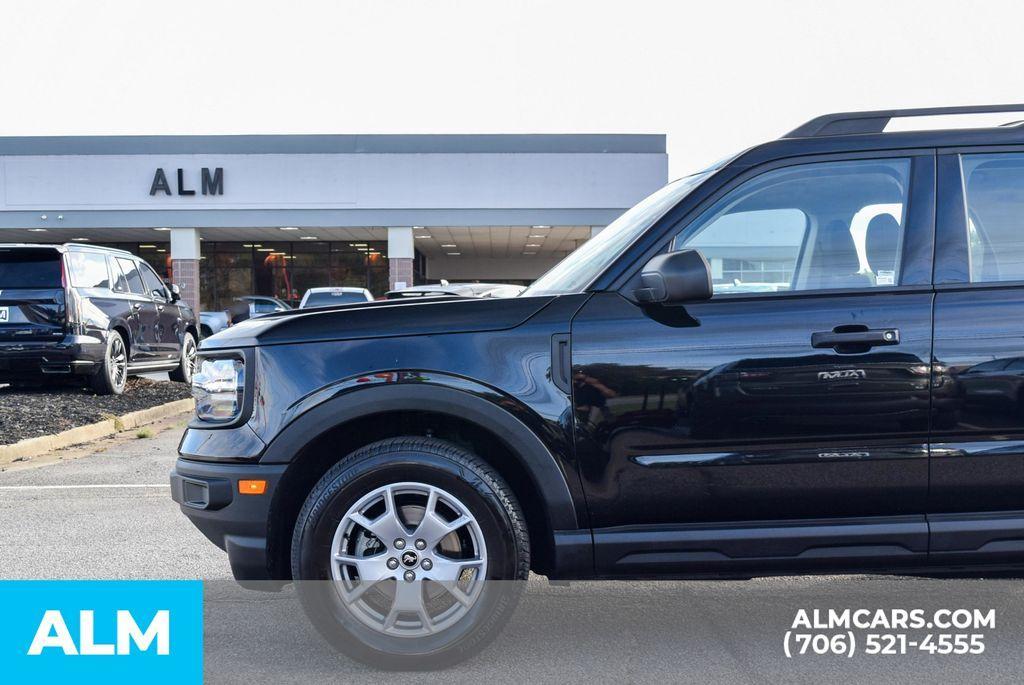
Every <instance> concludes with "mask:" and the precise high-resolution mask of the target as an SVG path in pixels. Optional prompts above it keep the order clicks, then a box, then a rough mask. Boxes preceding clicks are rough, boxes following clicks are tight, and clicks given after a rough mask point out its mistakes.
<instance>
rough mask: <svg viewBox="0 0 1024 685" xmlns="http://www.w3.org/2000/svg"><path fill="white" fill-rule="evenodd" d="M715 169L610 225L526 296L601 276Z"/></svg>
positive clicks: (578, 286)
mask: <svg viewBox="0 0 1024 685" xmlns="http://www.w3.org/2000/svg"><path fill="white" fill-rule="evenodd" d="M713 171H714V169H709V170H707V171H702V172H700V173H697V174H693V175H691V176H685V177H683V178H681V179H679V180H678V181H673V182H672V183H669V184H668V185H667V186H665V187H663V188H661V189H660V190H658V191H655V192H654V193H653V194H651V195H649V196H648V197H647V198H645V199H644V200H641V201H640V202H639V204H637V205H636V206H634V207H633V208H632V209H630V210H628V211H626V213H625V214H623V215H622V216H620V217H619V218H618V219H616V220H615V221H613V222H612V223H610V224H608V226H607V227H605V229H604V230H603V231H601V232H600V233H598V234H597V235H596V236H594V237H593V238H591V239H590V240H588V241H587V242H585V243H583V245H582V246H580V248H579V249H578V250H576V251H575V252H573V253H572V254H570V255H569V256H568V257H566V258H565V259H563V260H562V261H560V262H559V263H558V264H556V265H555V266H554V268H552V269H551V270H550V271H548V272H547V273H546V274H544V275H543V276H541V277H540V278H538V279H537V280H536V281H534V282H533V285H531V286H530V287H529V288H527V289H526V290H525V291H524V292H523V294H522V297H529V296H531V295H555V294H565V293H578V292H581V291H582V290H583V289H584V288H586V287H587V286H588V285H590V283H591V282H592V281H593V280H594V279H595V278H597V277H598V276H600V275H601V272H603V271H604V270H605V269H607V268H608V266H609V265H611V263H612V262H613V261H615V259H616V258H618V256H619V255H621V254H622V253H623V252H624V251H625V250H626V248H628V247H629V246H630V245H632V244H633V242H634V241H635V240H636V239H637V238H639V237H640V236H641V235H643V233H644V231H646V230H647V229H648V228H650V227H651V226H652V225H653V224H654V222H655V221H657V220H658V219H660V218H661V217H662V216H664V215H665V213H666V212H668V210H670V209H672V208H673V207H674V206H676V204H677V203H678V202H679V201H680V200H682V199H683V198H684V197H686V196H687V195H688V194H689V193H690V191H692V190H693V189H694V188H696V187H697V186H698V185H700V184H701V183H702V182H703V181H704V179H706V178H707V177H708V176H709V175H711V173H712V172H713Z"/></svg>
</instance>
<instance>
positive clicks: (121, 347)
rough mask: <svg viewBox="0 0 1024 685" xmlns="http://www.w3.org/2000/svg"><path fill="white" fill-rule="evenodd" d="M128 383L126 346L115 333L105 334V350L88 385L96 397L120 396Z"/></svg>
mask: <svg viewBox="0 0 1024 685" xmlns="http://www.w3.org/2000/svg"><path fill="white" fill-rule="evenodd" d="M122 357H123V360H122V359H121V358H122ZM127 381H128V344H127V343H126V342H125V340H124V338H122V337H121V334H120V333H118V332H117V331H111V332H110V333H109V334H107V349H106V350H105V351H104V353H103V361H102V362H101V364H100V368H99V369H98V370H97V371H96V373H94V374H93V375H92V378H91V379H90V385H91V386H92V389H93V392H95V393H96V394H97V395H120V394H121V393H123V392H124V386H125V383H126V382H127Z"/></svg>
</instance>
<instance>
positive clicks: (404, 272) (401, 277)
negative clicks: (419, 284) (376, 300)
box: [374, 226, 416, 295]
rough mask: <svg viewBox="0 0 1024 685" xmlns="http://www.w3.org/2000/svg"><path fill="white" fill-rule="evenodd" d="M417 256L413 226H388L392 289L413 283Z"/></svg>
mask: <svg viewBox="0 0 1024 685" xmlns="http://www.w3.org/2000/svg"><path fill="white" fill-rule="evenodd" d="M415 256H416V252H415V249H414V248H413V237H412V227H411V226H390V227H388V286H389V288H390V289H391V290H398V289H401V288H407V287H411V286H412V285H413V282H412V271H413V259H414V258H415ZM374 294H375V295H376V294H378V293H374Z"/></svg>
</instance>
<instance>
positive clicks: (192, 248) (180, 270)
mask: <svg viewBox="0 0 1024 685" xmlns="http://www.w3.org/2000/svg"><path fill="white" fill-rule="evenodd" d="M199 257H200V247H199V229H197V228H172V229H171V269H172V271H173V272H174V273H173V278H174V283H175V284H176V285H177V286H178V287H179V288H181V299H182V300H184V302H185V304H187V305H188V306H190V307H192V309H193V310H194V311H195V312H196V315H197V316H198V314H199Z"/></svg>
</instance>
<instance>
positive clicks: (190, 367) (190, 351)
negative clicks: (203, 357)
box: [181, 337, 196, 383]
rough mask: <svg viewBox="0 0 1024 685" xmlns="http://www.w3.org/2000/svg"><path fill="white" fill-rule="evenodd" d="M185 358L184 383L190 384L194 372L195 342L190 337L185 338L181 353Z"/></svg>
mask: <svg viewBox="0 0 1024 685" xmlns="http://www.w3.org/2000/svg"><path fill="white" fill-rule="evenodd" d="M181 353H182V356H183V357H184V358H185V364H184V366H185V382H186V383H191V382H192V374H194V373H195V371H196V342H195V340H193V339H192V338H191V337H186V338H185V348H184V349H183V350H182V351H181Z"/></svg>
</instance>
